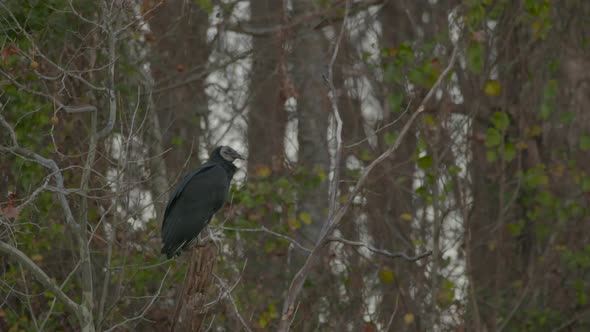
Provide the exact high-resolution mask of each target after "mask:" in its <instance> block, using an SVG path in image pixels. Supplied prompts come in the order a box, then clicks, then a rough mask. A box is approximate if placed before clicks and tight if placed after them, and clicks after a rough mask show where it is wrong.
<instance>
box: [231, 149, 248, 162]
mask: <svg viewBox="0 0 590 332" xmlns="http://www.w3.org/2000/svg"><path fill="white" fill-rule="evenodd" d="M233 157H234V158H235V159H241V160H246V159H245V158H244V157H242V155H241V154H239V153H237V152H236V151H234V155H233Z"/></svg>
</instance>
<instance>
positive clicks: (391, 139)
mask: <svg viewBox="0 0 590 332" xmlns="http://www.w3.org/2000/svg"><path fill="white" fill-rule="evenodd" d="M383 140H384V141H385V144H387V145H393V144H394V143H395V141H396V140H397V132H391V131H390V132H387V133H385V135H383Z"/></svg>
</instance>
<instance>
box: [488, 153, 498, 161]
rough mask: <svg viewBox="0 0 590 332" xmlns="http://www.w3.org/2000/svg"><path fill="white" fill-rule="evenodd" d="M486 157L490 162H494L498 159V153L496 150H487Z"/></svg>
mask: <svg viewBox="0 0 590 332" xmlns="http://www.w3.org/2000/svg"><path fill="white" fill-rule="evenodd" d="M486 157H487V159H488V161H489V162H490V163H493V162H494V161H496V159H498V155H497V154H496V150H488V151H487V152H486Z"/></svg>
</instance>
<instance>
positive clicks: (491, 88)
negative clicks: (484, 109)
mask: <svg viewBox="0 0 590 332" xmlns="http://www.w3.org/2000/svg"><path fill="white" fill-rule="evenodd" d="M483 92H484V93H485V94H486V95H488V96H491V97H496V96H499V95H500V92H502V86H501V85H500V82H498V81H487V83H486V85H485V86H484V88H483Z"/></svg>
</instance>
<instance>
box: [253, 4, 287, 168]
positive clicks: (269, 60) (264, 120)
mask: <svg viewBox="0 0 590 332" xmlns="http://www.w3.org/2000/svg"><path fill="white" fill-rule="evenodd" d="M250 7H251V20H252V22H253V24H254V25H255V27H260V28H268V27H272V26H277V25H279V24H280V23H281V21H282V13H283V2H282V1H276V0H256V1H251V2H250ZM283 39H284V35H283V32H277V33H268V34H263V35H255V36H253V37H252V49H253V55H252V58H253V63H252V76H251V80H250V94H251V95H252V102H251V104H250V107H249V111H248V173H249V174H257V173H256V172H257V170H259V169H260V168H261V167H267V168H268V169H269V170H271V171H273V172H280V170H281V168H282V165H283V158H284V138H285V128H286V126H287V112H286V111H285V107H284V105H285V92H284V91H283V89H281V84H282V83H283V80H285V79H286V77H284V74H285V73H284V70H283V68H281V65H282V62H283V61H284V51H283Z"/></svg>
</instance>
